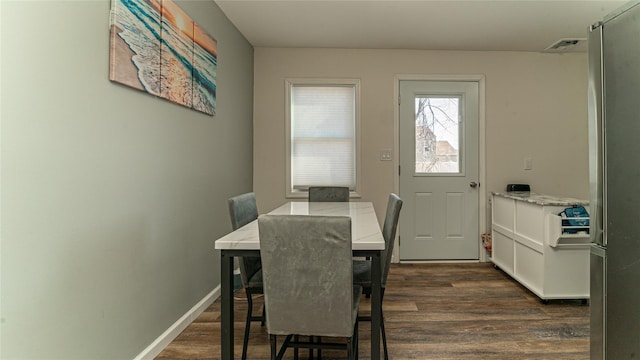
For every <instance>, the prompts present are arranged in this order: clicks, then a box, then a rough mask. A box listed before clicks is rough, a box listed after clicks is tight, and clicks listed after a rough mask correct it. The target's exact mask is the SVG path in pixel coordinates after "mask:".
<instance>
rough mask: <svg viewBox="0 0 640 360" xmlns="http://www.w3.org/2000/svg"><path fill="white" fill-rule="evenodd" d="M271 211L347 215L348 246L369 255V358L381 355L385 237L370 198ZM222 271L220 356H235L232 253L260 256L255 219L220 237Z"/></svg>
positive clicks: (301, 204) (291, 204)
mask: <svg viewBox="0 0 640 360" xmlns="http://www.w3.org/2000/svg"><path fill="white" fill-rule="evenodd" d="M269 214H271V215H311V216H313V215H317V216H349V217H350V218H351V249H352V251H353V256H355V257H368V258H370V259H371V262H372V263H371V359H372V360H379V359H380V325H381V321H382V297H381V278H382V275H381V261H382V260H381V254H382V251H383V250H384V248H385V242H384V238H383V236H382V232H381V231H380V225H379V223H378V218H377V216H376V213H375V209H374V207H373V204H372V203H371V202H307V201H292V202H287V203H285V204H284V205H282V206H280V207H278V208H276V209H274V210H272V211H271V212H269ZM215 249H216V250H220V273H221V304H220V305H221V351H222V359H223V360H231V359H233V358H234V355H233V350H234V346H233V344H234V334H233V324H234V314H233V311H234V310H233V291H234V287H233V270H234V269H233V268H234V261H233V259H234V257H236V256H238V257H260V235H259V232H258V220H254V221H252V222H250V223H248V224H247V225H245V226H243V227H241V228H238V229H237V230H235V231H233V232H231V233H229V234H227V235H225V236H223V237H221V238H219V239H218V240H216V241H215Z"/></svg>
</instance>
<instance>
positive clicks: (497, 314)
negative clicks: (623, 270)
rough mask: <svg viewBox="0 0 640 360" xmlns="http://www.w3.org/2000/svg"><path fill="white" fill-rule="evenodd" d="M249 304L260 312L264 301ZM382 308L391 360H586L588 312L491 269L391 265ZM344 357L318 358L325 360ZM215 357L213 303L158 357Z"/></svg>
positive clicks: (241, 305)
mask: <svg viewBox="0 0 640 360" xmlns="http://www.w3.org/2000/svg"><path fill="white" fill-rule="evenodd" d="M238 295H239V296H237V299H241V300H236V302H235V304H234V306H235V310H236V313H235V321H236V323H235V328H234V332H235V335H236V338H235V354H236V359H239V358H240V354H241V351H242V336H243V333H244V318H245V314H246V300H244V294H238ZM254 303H257V304H258V305H257V306H258V307H261V306H262V299H261V298H260V299H257V301H256V302H254ZM368 306H369V302H368V301H366V300H365V301H364V302H363V304H362V305H361V309H362V310H361V312H363V313H364V312H368ZM383 308H384V314H385V325H386V330H387V339H388V344H389V354H390V358H391V359H439V360H444V359H501V360H508V359H536V360H542V359H553V360H569V359H580V360H584V359H588V358H589V306H588V305H586V304H583V303H582V302H581V301H575V300H573V301H570V300H564V301H550V302H549V303H548V304H543V303H542V302H541V301H540V299H538V298H537V297H536V296H535V295H533V294H532V293H531V292H529V291H528V290H526V289H525V288H524V287H522V286H521V285H520V284H518V283H517V282H516V281H514V280H512V279H511V278H510V277H509V276H507V275H505V274H504V273H503V272H501V271H500V270H498V269H495V268H494V267H493V266H492V265H491V264H486V263H484V264H403V265H397V264H394V265H393V266H392V268H391V271H390V274H389V280H388V285H387V290H386V292H385V298H384V304H383ZM258 310H259V309H258ZM251 330H252V333H251V338H250V340H249V354H248V358H249V359H269V343H268V336H267V332H266V328H265V327H262V328H261V327H260V324H259V323H253V324H252V327H251ZM359 334H360V351H359V355H360V359H369V358H370V354H369V346H370V345H369V344H370V327H369V324H367V323H362V325H361V326H360V332H359ZM291 353H292V352H291V351H289V353H288V356H289V357H288V358H292V356H291V355H292V354H291ZM344 357H345V356H344V354H343V353H342V352H335V353H334V352H328V351H325V352H323V359H338V358H344ZM219 358H220V301H219V300H218V301H216V302H215V303H214V304H212V305H211V306H210V307H209V308H208V309H207V310H206V311H205V312H204V313H203V314H202V315H200V317H198V318H197V319H196V320H195V321H194V322H193V323H192V324H191V325H189V326H188V327H187V328H186V329H185V331H184V332H183V333H182V334H181V335H180V336H178V337H177V338H176V339H175V340H174V341H173V342H172V343H171V344H170V345H169V346H167V347H166V349H164V350H163V351H162V352H161V353H160V354H159V356H158V357H157V359H219Z"/></svg>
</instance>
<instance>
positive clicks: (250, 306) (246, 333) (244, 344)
mask: <svg viewBox="0 0 640 360" xmlns="http://www.w3.org/2000/svg"><path fill="white" fill-rule="evenodd" d="M245 292H246V293H247V321H246V323H245V325H244V340H243V342H242V360H246V359H247V347H248V346H249V331H250V330H251V314H253V298H252V296H251V292H250V291H247V290H246V289H245Z"/></svg>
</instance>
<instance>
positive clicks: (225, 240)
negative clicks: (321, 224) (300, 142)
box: [215, 202, 384, 250]
mask: <svg viewBox="0 0 640 360" xmlns="http://www.w3.org/2000/svg"><path fill="white" fill-rule="evenodd" d="M269 214H272V215H326V216H349V217H351V238H352V245H351V247H352V249H353V250H384V238H383V237H382V232H381V231H380V225H379V224H378V218H377V217H376V213H375V210H374V208H373V204H372V203H370V202H288V203H286V204H284V205H282V206H280V207H279V208H277V209H275V210H273V211H271V212H270V213H269ZM215 248H216V249H217V250H260V239H259V236H258V221H257V220H255V221H252V222H250V223H248V224H247V225H245V226H243V227H241V228H239V229H237V230H236V231H233V232H231V233H229V234H227V235H225V236H223V237H221V238H220V239H218V240H216V245H215Z"/></svg>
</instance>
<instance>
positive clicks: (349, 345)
mask: <svg viewBox="0 0 640 360" xmlns="http://www.w3.org/2000/svg"><path fill="white" fill-rule="evenodd" d="M347 359H349V360H354V358H353V337H351V338H348V339H347Z"/></svg>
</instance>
